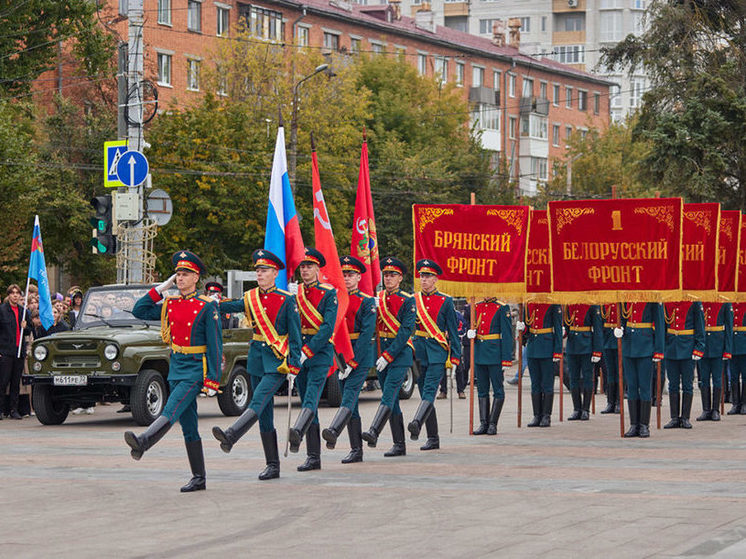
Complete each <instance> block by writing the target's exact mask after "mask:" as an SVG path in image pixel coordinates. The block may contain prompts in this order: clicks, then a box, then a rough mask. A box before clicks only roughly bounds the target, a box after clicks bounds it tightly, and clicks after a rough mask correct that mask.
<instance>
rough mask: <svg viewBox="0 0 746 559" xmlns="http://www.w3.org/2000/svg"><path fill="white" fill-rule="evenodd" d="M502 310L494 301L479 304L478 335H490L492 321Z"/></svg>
mask: <svg viewBox="0 0 746 559" xmlns="http://www.w3.org/2000/svg"><path fill="white" fill-rule="evenodd" d="M499 308H500V305H498V304H497V303H496V302H494V301H490V302H481V303H477V309H476V310H477V324H478V325H479V326H478V327H477V334H489V333H490V326H491V325H492V320H493V319H494V318H495V313H497V310H498V309H499Z"/></svg>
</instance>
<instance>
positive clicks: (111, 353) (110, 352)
mask: <svg viewBox="0 0 746 559" xmlns="http://www.w3.org/2000/svg"><path fill="white" fill-rule="evenodd" d="M118 354H119V348H118V347H117V346H116V345H114V344H107V346H106V347H105V348H104V357H106V358H107V359H108V360H109V361H112V360H114V359H116V356H117V355H118Z"/></svg>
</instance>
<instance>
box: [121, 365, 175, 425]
mask: <svg viewBox="0 0 746 559" xmlns="http://www.w3.org/2000/svg"><path fill="white" fill-rule="evenodd" d="M167 398H168V388H167V387H166V381H165V379H164V378H163V376H162V375H161V374H160V373H159V372H158V371H156V370H154V369H143V370H142V371H140V373H139V374H138V375H137V380H136V381H135V386H133V387H132V393H131V394H130V407H131V408H132V417H133V418H134V419H135V421H136V422H137V424H138V425H150V424H151V423H153V421H155V419H156V418H157V417H158V416H159V415H161V413H162V412H163V407H164V406H165V405H166V399H167Z"/></svg>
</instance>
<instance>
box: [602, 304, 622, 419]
mask: <svg viewBox="0 0 746 559" xmlns="http://www.w3.org/2000/svg"><path fill="white" fill-rule="evenodd" d="M601 316H602V318H603V319H604V355H603V359H604V363H605V365H606V407H605V408H604V409H603V410H601V412H600V413H619V402H620V399H619V394H620V393H621V391H620V390H619V347H618V346H617V339H616V337H614V328H617V327H619V325H620V322H619V303H613V304H610V305H604V306H603V307H601Z"/></svg>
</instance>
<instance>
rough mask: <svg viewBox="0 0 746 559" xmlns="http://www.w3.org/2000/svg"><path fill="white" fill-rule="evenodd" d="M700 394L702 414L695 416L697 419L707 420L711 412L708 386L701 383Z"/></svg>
mask: <svg viewBox="0 0 746 559" xmlns="http://www.w3.org/2000/svg"><path fill="white" fill-rule="evenodd" d="M700 394H701V396H702V414H701V415H700V416H699V417H698V418H697V421H709V420H710V413H711V412H712V404H711V401H710V386H709V385H708V386H704V385H703V386H702V388H700Z"/></svg>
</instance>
